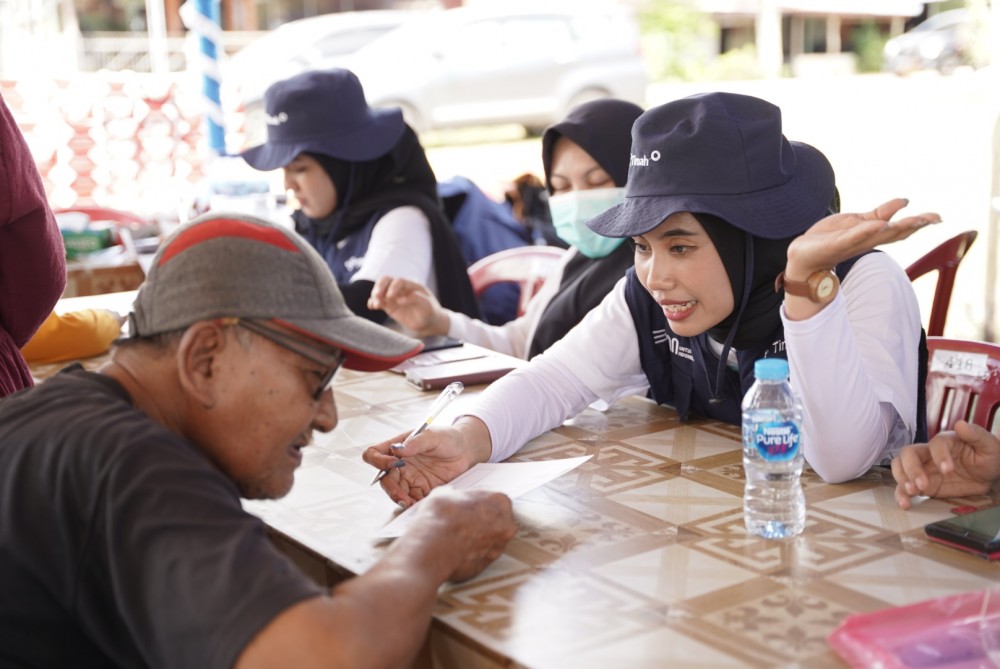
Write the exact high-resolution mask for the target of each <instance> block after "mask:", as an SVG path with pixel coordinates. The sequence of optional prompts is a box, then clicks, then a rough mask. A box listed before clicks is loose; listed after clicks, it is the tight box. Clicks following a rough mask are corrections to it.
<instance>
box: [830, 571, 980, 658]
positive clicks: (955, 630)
mask: <svg viewBox="0 0 1000 669" xmlns="http://www.w3.org/2000/svg"><path fill="white" fill-rule="evenodd" d="M991 595H992V596H991ZM827 642H828V643H829V644H830V647H831V648H833V649H834V650H835V651H836V652H837V654H839V655H840V656H841V657H842V658H843V659H844V660H846V661H847V662H848V663H849V664H850V665H851V666H852V667H857V668H860V667H881V668H882V669H992V668H994V667H998V668H1000V587H997V588H987V589H985V590H979V591H976V592H967V593H962V594H958V595H949V596H947V597H939V598H937V599H928V600H925V601H923V602H917V603H916V604H910V605H909V606H900V607H896V608H891V609H883V610H881V611H874V612H872V613H863V614H855V615H852V616H848V617H847V618H845V619H844V621H843V622H842V623H841V624H840V625H839V626H838V627H837V629H835V630H834V631H833V632H831V633H830V635H829V636H828V637H827ZM991 656H992V658H993V659H991Z"/></svg>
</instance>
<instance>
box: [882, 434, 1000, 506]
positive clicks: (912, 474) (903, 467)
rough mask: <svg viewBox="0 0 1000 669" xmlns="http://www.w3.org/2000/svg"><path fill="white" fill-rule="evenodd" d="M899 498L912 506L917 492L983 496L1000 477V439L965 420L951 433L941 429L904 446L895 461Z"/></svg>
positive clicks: (941, 495)
mask: <svg viewBox="0 0 1000 669" xmlns="http://www.w3.org/2000/svg"><path fill="white" fill-rule="evenodd" d="M892 475H893V477H895V479H896V484H897V485H896V501H897V502H898V503H899V505H900V506H901V507H903V508H904V509H908V508H910V505H911V498H912V497H914V496H916V495H927V496H929V497H966V496H969V495H981V494H984V493H986V492H988V491H989V490H990V488H991V487H992V485H993V483H994V482H995V481H997V480H1000V440H998V439H997V438H996V437H995V436H994V435H992V434H990V433H989V432H988V431H986V430H985V429H983V428H981V427H979V426H978V425H973V424H971V423H967V422H965V421H959V422H958V423H956V424H955V430H954V431H952V432H939V433H938V434H936V435H935V436H934V437H933V438H932V439H931V441H930V443H928V444H913V445H910V446H907V447H905V448H904V449H903V450H902V451H900V453H899V455H898V456H896V457H895V458H893V460H892Z"/></svg>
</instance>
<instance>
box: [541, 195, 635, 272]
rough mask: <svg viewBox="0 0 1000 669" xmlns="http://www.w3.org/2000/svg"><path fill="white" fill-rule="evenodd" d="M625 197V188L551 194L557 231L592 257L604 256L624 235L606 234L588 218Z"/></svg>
mask: <svg viewBox="0 0 1000 669" xmlns="http://www.w3.org/2000/svg"><path fill="white" fill-rule="evenodd" d="M624 201H625V189H624V188H591V189H589V190H573V191H569V192H568V193H560V194H558V195H552V196H550V197H549V209H550V210H551V212H552V225H553V226H555V229H556V234H557V235H559V238H560V239H562V240H563V241H564V242H566V243H567V244H572V245H573V246H575V247H576V248H577V249H578V250H579V251H580V253H582V254H583V255H585V256H587V257H588V258H603V257H605V256H606V255H608V254H609V253H611V252H612V251H614V250H615V249H616V248H618V247H619V246H620V245H621V243H622V242H623V241H625V240H624V239H621V238H614V237H602V236H601V235H599V234H597V233H596V232H592V231H591V230H590V228H588V227H587V221H589V220H590V219H592V218H593V217H594V216H597V215H598V214H601V213H603V212H605V211H607V210H608V209H610V208H611V207H613V206H614V205H616V204H620V203H621V202H624Z"/></svg>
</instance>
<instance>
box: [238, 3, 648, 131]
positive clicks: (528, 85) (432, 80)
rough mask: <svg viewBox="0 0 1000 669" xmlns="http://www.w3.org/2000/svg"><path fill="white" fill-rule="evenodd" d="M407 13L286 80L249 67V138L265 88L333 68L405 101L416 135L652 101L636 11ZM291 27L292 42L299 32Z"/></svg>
mask: <svg viewBox="0 0 1000 669" xmlns="http://www.w3.org/2000/svg"><path fill="white" fill-rule="evenodd" d="M351 13H352V14H367V15H374V14H378V13H380V12H374V11H369V12H351ZM330 16H331V18H332V17H335V16H337V15H336V14H334V15H330ZM404 19H405V20H404V21H403V22H402V23H401V25H399V26H398V27H397V28H395V29H393V30H388V31H386V32H384V34H382V35H380V36H378V37H376V38H375V39H372V40H371V41H369V42H368V43H367V44H366V45H364V46H362V47H361V48H359V49H357V50H354V51H352V52H351V53H345V54H343V55H339V56H338V55H334V56H331V57H329V58H322V59H320V58H297V59H296V60H295V61H293V62H292V64H293V65H294V66H295V67H294V68H293V67H286V68H285V71H284V72H282V73H281V76H275V74H274V73H273V71H272V70H266V69H261V70H259V71H256V72H255V71H254V69H253V68H250V70H249V72H248V75H249V77H250V79H252V80H253V81H254V82H255V85H256V87H257V90H259V92H260V93H259V95H258V96H257V97H256V98H255V99H250V96H246V95H245V96H244V98H245V99H244V106H245V107H246V111H247V118H248V123H249V124H251V125H254V126H256V127H255V128H253V129H252V130H251V131H250V132H249V136H250V137H252V138H253V139H254V140H261V141H262V139H261V138H262V137H263V127H262V126H263V121H262V118H263V100H262V97H263V91H264V90H265V89H266V88H267V86H269V85H270V84H271V83H273V82H274V81H278V80H280V79H283V78H286V77H288V76H291V75H292V74H295V73H297V72H301V71H304V70H306V69H321V68H325V67H346V68H348V69H350V70H352V71H353V72H354V73H355V74H357V75H358V77H359V79H360V80H361V83H362V85H363V86H364V89H365V95H366V97H367V99H368V102H369V104H371V105H373V106H380V107H400V108H401V109H402V110H403V113H404V115H405V117H406V119H407V121H408V122H409V123H410V125H411V126H413V128H414V129H415V130H417V131H418V132H423V131H426V130H434V129H439V128H455V127H461V126H470V125H489V124H500V123H519V124H521V125H523V126H525V127H526V128H527V129H528V130H529V131H530V132H535V133H537V132H540V131H541V130H542V129H544V128H545V127H546V126H547V125H549V124H551V123H553V122H555V121H558V120H559V119H561V118H562V117H563V115H565V113H566V112H567V111H568V110H569V109H571V108H572V107H574V106H575V105H577V104H579V103H581V102H585V101H588V100H593V99H597V98H605V97H616V98H621V99H624V100H629V101H631V102H635V103H636V104H639V105H642V106H644V103H645V96H646V85H647V83H648V79H647V75H646V70H645V66H644V63H643V60H642V53H641V51H640V46H639V28H638V24H637V22H636V19H635V16H634V14H633V13H632V11H631V10H628V9H627V8H625V7H623V6H621V5H618V4H614V3H605V2H602V1H601V0H587V1H586V2H572V1H567V2H551V1H545V0H543V1H541V2H531V3H522V2H520V1H506V0H505V1H504V2H496V3H490V4H483V5H472V6H468V7H459V8H455V9H442V10H424V11H412V12H410V13H409V15H407V16H405V17H404ZM295 23H301V21H298V22H295ZM289 25H291V24H289ZM285 27H287V26H283V27H282V28H285ZM282 28H279V29H278V30H276V31H275V33H278V32H281V31H282ZM286 33H287V36H286V37H285V38H283V39H284V40H285V41H287V40H288V39H289V38H290V37H291V32H290V31H286ZM265 39H266V38H265ZM292 39H294V38H292ZM256 46H257V44H256V43H254V44H252V45H250V46H249V47H247V49H253V48H255V47H256ZM256 50H257V52H258V53H259V54H261V55H262V56H265V57H266V56H267V54H268V53H269V51H268V50H266V49H263V48H258V49H256ZM244 51H245V50H244ZM242 53H243V52H240V54H237V56H236V57H235V58H234V60H235V59H238V58H239V57H240V56H241V55H242ZM248 60H249V59H248ZM260 60H261V59H260V58H257V59H256V61H260ZM265 60H266V58H265ZM293 69H294V70H295V71H292V70H293ZM254 143H257V142H256V141H249V142H247V145H252V144H254Z"/></svg>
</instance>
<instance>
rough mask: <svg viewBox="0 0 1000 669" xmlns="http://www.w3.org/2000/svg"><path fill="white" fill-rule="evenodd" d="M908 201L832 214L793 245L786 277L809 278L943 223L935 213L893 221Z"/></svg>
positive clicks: (797, 279)
mask: <svg viewBox="0 0 1000 669" xmlns="http://www.w3.org/2000/svg"><path fill="white" fill-rule="evenodd" d="M908 203H909V201H908V200H905V199H903V198H896V199H894V200H889V201H888V202H886V203H884V204H881V205H879V206H878V207H876V208H875V209H873V210H872V211H869V212H867V213H863V214H832V215H830V216H827V217H826V218H824V219H822V220H820V221H819V222H817V223H816V224H815V225H813V226H812V227H811V228H809V229H808V230H807V231H806V232H805V233H804V234H802V235H800V236H799V237H797V238H796V239H795V240H794V241H792V243H791V244H790V245H789V247H788V265H787V268H786V270H785V274H786V276H788V277H790V278H791V279H794V280H796V281H805V280H806V279H807V278H809V275H810V274H812V273H813V272H815V271H817V270H822V269H831V268H833V267H834V266H835V265H836V264H837V263H839V262H842V261H844V260H847V259H848V258H853V257H854V256H856V255H858V254H859V253H863V252H865V251H868V250H871V249H873V248H875V247H876V246H881V245H882V244H889V243H891V242H896V241H899V240H901V239H906V238H907V237H909V236H910V235H912V234H913V233H914V232H916V231H917V230H919V229H920V228H923V227H924V226H926V225H930V224H931V223H940V222H941V217H940V216H938V215H937V214H934V213H924V214H918V215H915V216H907V217H906V218H901V219H899V220H897V221H893V220H891V219H892V217H893V216H895V215H896V213H897V212H898V211H899V210H900V209H902V208H903V207H905V206H906V205H907V204H908Z"/></svg>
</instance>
